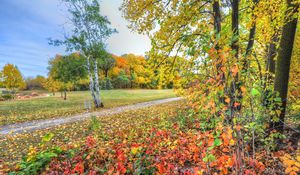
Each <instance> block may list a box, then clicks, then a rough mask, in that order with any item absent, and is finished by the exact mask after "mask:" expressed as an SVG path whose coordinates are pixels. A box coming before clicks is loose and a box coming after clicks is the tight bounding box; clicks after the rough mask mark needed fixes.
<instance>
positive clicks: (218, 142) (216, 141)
mask: <svg viewBox="0 0 300 175" xmlns="http://www.w3.org/2000/svg"><path fill="white" fill-rule="evenodd" d="M221 144H222V141H221V139H218V138H216V139H215V140H214V146H220V145H221Z"/></svg>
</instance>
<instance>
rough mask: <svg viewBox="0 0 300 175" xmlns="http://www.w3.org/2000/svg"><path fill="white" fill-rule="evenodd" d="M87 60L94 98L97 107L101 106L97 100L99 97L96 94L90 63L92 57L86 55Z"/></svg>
mask: <svg viewBox="0 0 300 175" xmlns="http://www.w3.org/2000/svg"><path fill="white" fill-rule="evenodd" d="M86 62H87V70H88V74H89V78H90V91H91V94H92V97H93V100H94V104H95V106H96V108H97V107H99V103H98V101H97V98H96V96H95V91H94V79H93V75H92V72H91V63H90V58H89V57H86Z"/></svg>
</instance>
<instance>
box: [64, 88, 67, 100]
mask: <svg viewBox="0 0 300 175" xmlns="http://www.w3.org/2000/svg"><path fill="white" fill-rule="evenodd" d="M64 100H67V91H66V90H64Z"/></svg>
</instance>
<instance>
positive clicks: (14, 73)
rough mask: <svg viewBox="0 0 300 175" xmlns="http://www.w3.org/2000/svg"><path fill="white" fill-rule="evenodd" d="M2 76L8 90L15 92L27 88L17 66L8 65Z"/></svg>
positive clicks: (4, 68)
mask: <svg viewBox="0 0 300 175" xmlns="http://www.w3.org/2000/svg"><path fill="white" fill-rule="evenodd" d="M1 74H2V77H3V86H4V87H6V88H7V89H10V90H12V91H15V90H16V89H22V88H25V86H26V84H25V81H24V79H23V76H22V74H21V72H20V71H19V69H18V68H17V66H15V65H13V64H6V65H5V66H4V67H3V70H2V72H1Z"/></svg>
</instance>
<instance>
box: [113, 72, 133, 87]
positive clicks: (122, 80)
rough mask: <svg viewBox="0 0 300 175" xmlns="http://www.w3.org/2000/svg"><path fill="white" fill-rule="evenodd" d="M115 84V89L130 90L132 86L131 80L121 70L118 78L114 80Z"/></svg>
mask: <svg viewBox="0 0 300 175" xmlns="http://www.w3.org/2000/svg"><path fill="white" fill-rule="evenodd" d="M113 84H114V87H115V88H128V87H129V85H130V80H129V78H128V77H127V76H126V74H125V72H124V71H123V70H121V72H120V74H119V75H118V77H117V78H115V79H114V80H113Z"/></svg>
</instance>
